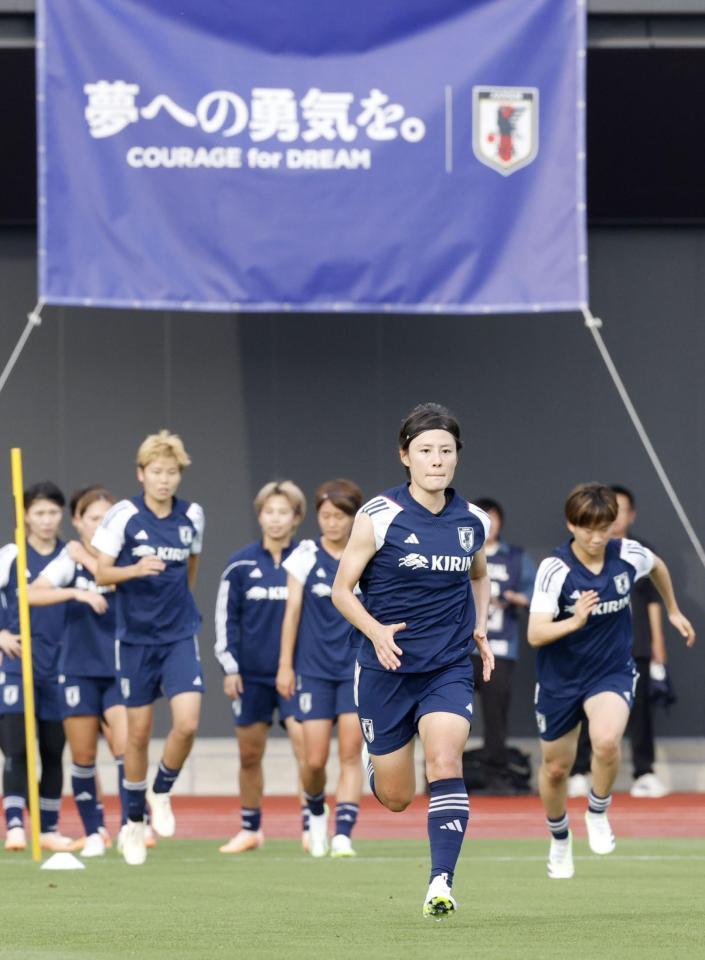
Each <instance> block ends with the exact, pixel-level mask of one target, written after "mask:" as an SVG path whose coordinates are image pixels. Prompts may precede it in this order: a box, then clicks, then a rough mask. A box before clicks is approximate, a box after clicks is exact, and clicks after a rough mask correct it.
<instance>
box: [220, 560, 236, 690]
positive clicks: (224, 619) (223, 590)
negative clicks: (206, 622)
mask: <svg viewBox="0 0 705 960" xmlns="http://www.w3.org/2000/svg"><path fill="white" fill-rule="evenodd" d="M233 566H235V564H232V566H230V567H228V570H232V567H233ZM228 570H226V573H227V572H228ZM229 596H230V581H229V580H227V579H226V577H225V575H223V579H222V580H221V581H220V586H219V587H218V599H217V600H216V602H215V656H216V659H217V661H218V663H219V664H220V665H221V667H222V668H223V670H224V671H225V673H239V671H240V668H239V665H238V662H237V660H236V659H235V657H234V656H233V655H232V653H231V652H230V651H229V650H228V598H229Z"/></svg>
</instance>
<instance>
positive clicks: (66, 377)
mask: <svg viewBox="0 0 705 960" xmlns="http://www.w3.org/2000/svg"><path fill="white" fill-rule="evenodd" d="M34 244H35V238H34V234H33V232H32V231H31V230H29V229H27V230H21V229H14V230H11V229H6V230H4V231H0V311H1V314H0V317H1V323H0V364H4V362H5V359H6V357H7V356H8V355H9V353H10V350H11V348H12V346H13V345H14V343H15V341H16V339H17V337H18V336H19V334H20V332H21V330H22V327H23V325H24V321H25V314H26V312H27V311H28V310H29V309H30V308H31V306H32V305H33V303H34V299H35V289H36V287H35V272H34V271H35V260H34ZM590 253H591V280H592V305H593V309H594V311H595V313H597V314H599V315H601V316H603V317H604V319H605V327H604V330H603V333H604V336H605V339H606V341H607V343H608V345H609V347H610V349H611V350H612V352H613V356H614V358H615V360H616V363H617V365H618V367H619V369H620V370H621V372H622V375H623V377H624V380H625V382H626V384H627V387H628V389H629V390H630V391H631V394H632V398H633V400H634V402H635V404H636V406H637V409H638V410H639V411H640V413H641V415H642V418H643V420H644V423H645V424H646V426H647V428H648V429H649V431H650V432H651V436H652V439H653V442H654V444H655V446H656V449H657V450H658V451H659V453H660V455H661V457H662V459H663V461H664V463H665V464H666V466H667V469H668V471H669V472H670V475H671V478H672V480H673V482H674V484H675V487H676V489H677V490H678V491H679V493H680V496H681V498H682V500H683V503H684V505H685V508H686V510H687V512H688V513H689V515H690V517H691V520H692V522H693V523H694V525H695V527H696V529H697V530H699V531H700V532H701V535H702V533H703V531H704V530H705V508H704V507H703V499H702V484H703V477H704V476H705V452H704V449H703V442H702V441H703V427H704V426H705V386H704V383H703V377H702V369H703V357H704V356H705V332H703V331H704V328H703V322H702V317H703V316H704V315H705V288H704V286H703V283H702V275H703V271H702V264H703V262H704V261H705V230H700V229H689V230H683V229H681V230H676V229H660V230H657V229H641V230H637V229H634V230H607V229H605V230H600V231H593V233H592V236H591V245H590ZM425 399H437V400H440V401H442V402H444V403H447V404H448V405H449V406H450V407H452V408H453V409H454V410H455V411H456V412H457V413H458V415H459V416H460V418H461V421H462V424H463V429H464V433H465V437H466V447H465V449H464V451H463V454H462V462H461V466H460V469H459V474H458V477H457V486H458V488H459V490H460V491H461V492H462V493H463V494H465V495H466V496H468V497H477V496H482V495H491V496H494V497H496V498H498V499H499V500H500V501H501V502H502V503H503V504H504V505H505V508H506V511H507V515H508V516H507V525H506V533H507V535H508V537H509V538H511V539H512V540H513V541H515V542H518V543H521V544H523V545H525V546H526V547H527V548H528V549H529V550H530V551H531V553H532V554H533V555H534V556H535V557H536V559H537V560H538V559H540V558H541V557H542V556H544V555H545V554H546V553H547V552H549V551H550V550H551V548H552V547H553V546H554V545H555V544H556V543H557V542H559V541H560V540H561V539H562V538H563V537H564V535H565V531H564V527H563V523H562V504H563V500H564V498H565V495H566V492H567V491H568V489H569V488H570V487H571V486H572V485H573V484H574V483H576V482H579V481H581V480H589V479H603V480H605V481H608V482H620V483H624V484H626V485H627V486H630V487H632V488H634V490H635V491H636V494H637V497H638V501H639V503H638V506H639V521H638V524H637V529H638V530H639V531H641V532H642V533H643V535H644V536H645V537H646V538H647V539H648V540H650V541H651V542H653V543H655V544H656V545H657V546H658V548H659V549H660V551H661V553H662V554H663V555H664V557H665V558H666V559H667V561H668V562H669V564H670V566H671V569H672V571H673V574H674V578H675V581H676V585H677V588H678V593H679V596H680V600H681V604H682V606H683V609H684V610H685V611H686V612H687V613H688V614H689V615H690V616H691V617H692V618H693V619H694V621H695V624H696V628H697V629H699V632H700V634H701V635H705V600H704V597H703V587H704V585H705V570H703V568H702V567H701V566H700V565H699V563H698V561H697V558H696V556H695V554H694V551H693V550H692V548H691V546H690V544H689V542H688V540H687V539H686V536H685V534H684V532H683V531H682V529H681V527H680V526H679V523H678V521H677V519H676V517H675V515H674V513H673V510H672V508H671V506H670V505H669V503H668V501H667V500H666V497H665V494H664V493H663V491H662V489H661V487H660V484H659V482H658V480H657V478H656V476H655V474H654V472H653V470H652V469H651V467H650V465H649V462H648V460H647V457H646V455H645V453H644V451H643V449H642V447H641V445H640V442H639V440H638V438H637V437H636V435H635V433H634V431H633V429H632V427H631V424H630V422H629V420H628V418H627V415H626V413H625V411H624V409H623V407H622V404H621V402H620V401H619V399H618V397H617V394H616V392H615V390H614V388H613V386H612V384H611V381H610V379H609V377H608V375H607V372H606V371H605V369H604V366H603V364H602V361H601V359H600V357H599V355H598V353H597V351H596V349H595V347H594V345H593V343H592V339H591V337H590V336H589V334H588V332H587V331H586V330H585V329H584V327H583V323H582V319H581V318H580V317H578V316H577V315H574V314H563V315H552V316H534V315H530V316H518V317H507V316H500V317H493V318H492V317H486V318H464V317H445V318H444V317H435V316H434V317H432V318H426V317H408V318H404V317H384V318H379V317H375V316H367V315H347V316H320V315H303V316H291V315H288V316H284V315H278V316H262V315H258V316H244V317H243V316H237V317H234V316H230V315H213V314H209V315H199V314H186V315H184V314H179V315H170V314H165V313H145V312H134V313H129V312H121V311H109V310H102V311H96V310H81V309H72V310H68V309H67V310H60V309H57V308H47V310H46V312H45V317H44V322H43V324H42V326H41V327H40V328H39V329H38V330H36V331H35V332H34V333H33V334H32V336H31V338H30V341H29V344H28V346H27V347H26V350H25V353H24V354H23V356H22V358H21V360H20V363H19V365H18V367H17V368H16V370H15V373H14V374H13V376H12V378H11V379H10V381H9V383H8V385H7V387H6V389H5V391H4V392H3V393H2V394H1V395H0V482H1V483H2V484H3V485H4V489H5V491H6V494H5V497H4V499H3V501H2V504H3V509H2V511H1V512H0V540H2V541H4V540H7V539H9V538H10V537H11V536H12V531H13V522H12V516H11V504H10V489H9V448H10V447H11V446H12V445H19V446H21V447H22V448H23V452H24V460H25V469H26V476H27V478H28V479H29V480H36V479H42V478H45V477H51V478H54V479H56V480H57V481H58V482H59V483H60V484H61V485H62V486H64V487H65V488H66V489H67V490H71V489H73V488H74V487H77V486H79V485H81V484H84V483H88V482H92V481H100V482H102V483H105V484H107V485H109V486H110V487H111V488H113V489H114V491H115V492H116V493H118V494H120V495H129V494H131V493H132V491H133V490H134V488H135V484H134V472H133V470H134V468H133V460H134V453H135V450H136V448H137V445H138V443H139V442H140V441H141V439H142V438H143V436H144V435H145V434H146V433H147V432H151V431H153V430H155V429H158V428H160V427H162V426H168V427H170V428H172V429H174V430H177V431H178V432H180V433H181V434H182V436H183V437H184V439H185V441H186V444H187V448H188V450H189V452H190V453H191V455H192V457H193V466H192V467H191V468H190V469H189V470H188V472H187V474H186V476H185V479H184V482H183V493H184V495H185V496H187V497H190V498H193V499H198V500H199V501H200V502H202V503H203V505H204V506H205V509H206V513H207V532H206V550H205V553H204V557H203V565H202V573H201V578H200V582H199V585H198V589H197V599H198V601H199V604H200V606H201V609H202V611H203V614H204V627H203V631H202V641H201V643H202V650H203V651H204V653H205V657H204V660H205V664H206V671H207V680H208V686H209V695H208V696H207V698H206V706H205V719H204V725H203V731H204V733H206V734H208V735H218V734H223V735H225V734H226V733H227V732H228V731H229V714H228V710H227V706H226V704H225V702H224V700H223V697H222V695H221V694H220V687H221V680H220V676H219V673H218V671H217V670H216V668H215V664H214V661H213V660H212V657H211V656H210V648H211V645H212V643H213V628H212V608H213V602H214V598H215V593H216V589H217V581H218V576H219V573H220V570H221V569H222V566H223V564H224V561H225V560H226V558H227V556H228V554H229V553H230V552H231V551H232V550H233V549H235V548H236V547H238V546H240V545H242V544H243V543H244V542H246V541H248V540H249V539H251V538H252V537H253V536H254V535H255V532H256V526H255V522H254V518H253V516H252V511H251V506H250V505H251V500H252V497H253V495H254V493H255V491H256V490H257V488H258V487H259V486H260V485H261V484H262V483H264V482H265V481H266V480H268V479H271V478H272V477H281V476H291V477H292V478H293V479H295V480H296V481H297V482H298V483H299V484H301V485H302V486H303V488H304V489H305V490H306V492H307V493H309V494H310V493H311V491H312V490H313V488H314V486H315V485H316V484H318V483H319V482H320V481H321V480H324V479H328V478H332V477H336V476H350V477H352V478H354V479H355V480H357V481H358V482H359V483H360V484H361V485H362V487H363V489H364V490H365V492H366V494H369V495H372V494H374V493H375V492H377V491H379V490H380V489H383V488H384V487H386V486H389V485H392V484H394V483H397V482H399V481H400V479H401V476H402V474H401V472H400V469H399V466H398V463H397V457H396V452H395V444H394V441H395V435H396V431H397V427H398V423H399V420H400V418H401V417H402V415H403V414H404V413H405V411H406V410H407V409H408V408H409V407H410V406H411V405H413V404H414V403H416V402H417V401H419V400H425ZM304 531H305V532H306V533H312V532H313V531H314V518H313V517H309V518H307V520H306V523H305V526H304ZM66 532H68V525H67V526H66ZM668 639H669V646H670V649H671V657H672V664H673V673H674V679H675V683H676V686H677V690H678V693H679V696H680V699H679V702H678V704H677V706H676V707H675V708H674V709H673V710H672V712H671V714H670V716H669V717H665V716H663V717H661V716H660V717H659V720H658V729H659V731H660V732H661V733H663V734H670V735H686V734H689V735H699V736H702V735H703V733H704V724H703V697H702V690H703V679H704V676H703V675H704V673H705V636H703V639H702V640H701V643H700V644H699V646H696V648H695V650H694V651H685V650H684V649H682V648H681V642H680V641H679V639H678V638H677V637H676V636H675V635H674V633H673V631H670V633H669V638H668ZM531 661H532V655H531V652H530V650H529V649H528V647H527V648H525V650H524V651H523V653H522V660H521V665H520V669H519V672H518V675H517V678H516V694H515V702H514V705H513V709H512V732H513V733H514V734H515V735H531V734H533V731H534V725H533V716H532V704H531V699H532V691H533V679H532V662H531Z"/></svg>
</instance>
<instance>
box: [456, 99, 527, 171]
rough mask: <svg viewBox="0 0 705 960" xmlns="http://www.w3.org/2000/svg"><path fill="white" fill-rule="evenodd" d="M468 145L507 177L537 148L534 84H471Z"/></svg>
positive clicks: (481, 159) (478, 155)
mask: <svg viewBox="0 0 705 960" xmlns="http://www.w3.org/2000/svg"><path fill="white" fill-rule="evenodd" d="M472 94H473V117H472V149H473V153H474V154H475V156H476V157H477V159H478V160H479V161H480V163H484V164H485V166H487V167H490V168H491V169H492V170H496V171H497V173H501V174H502V176H504V177H508V176H509V175H510V174H512V173H516V172H517V170H521V168H522V167H525V166H527V165H528V164H529V163H531V162H532V161H533V160H534V159H535V158H536V155H537V154H538V151H539V91H538V89H537V88H536V87H473V91H472Z"/></svg>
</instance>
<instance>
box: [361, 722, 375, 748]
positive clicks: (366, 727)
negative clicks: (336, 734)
mask: <svg viewBox="0 0 705 960" xmlns="http://www.w3.org/2000/svg"><path fill="white" fill-rule="evenodd" d="M360 725H361V726H362V733H363V735H364V737H365V740H367V742H368V743H372V741H373V740H374V738H375V725H374V723H373V722H372V721H371V720H365V719H364V718H363V717H361V718H360Z"/></svg>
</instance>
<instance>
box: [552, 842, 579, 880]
mask: <svg viewBox="0 0 705 960" xmlns="http://www.w3.org/2000/svg"><path fill="white" fill-rule="evenodd" d="M547 866H548V875H549V877H550V878H551V880H570V878H571V877H572V876H573V874H574V873H575V867H574V866H573V834H572V833H571V832H570V830H569V831H568V836H567V838H566V839H565V840H556V838H555V837H551V848H550V850H549V851H548V864H547Z"/></svg>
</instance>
